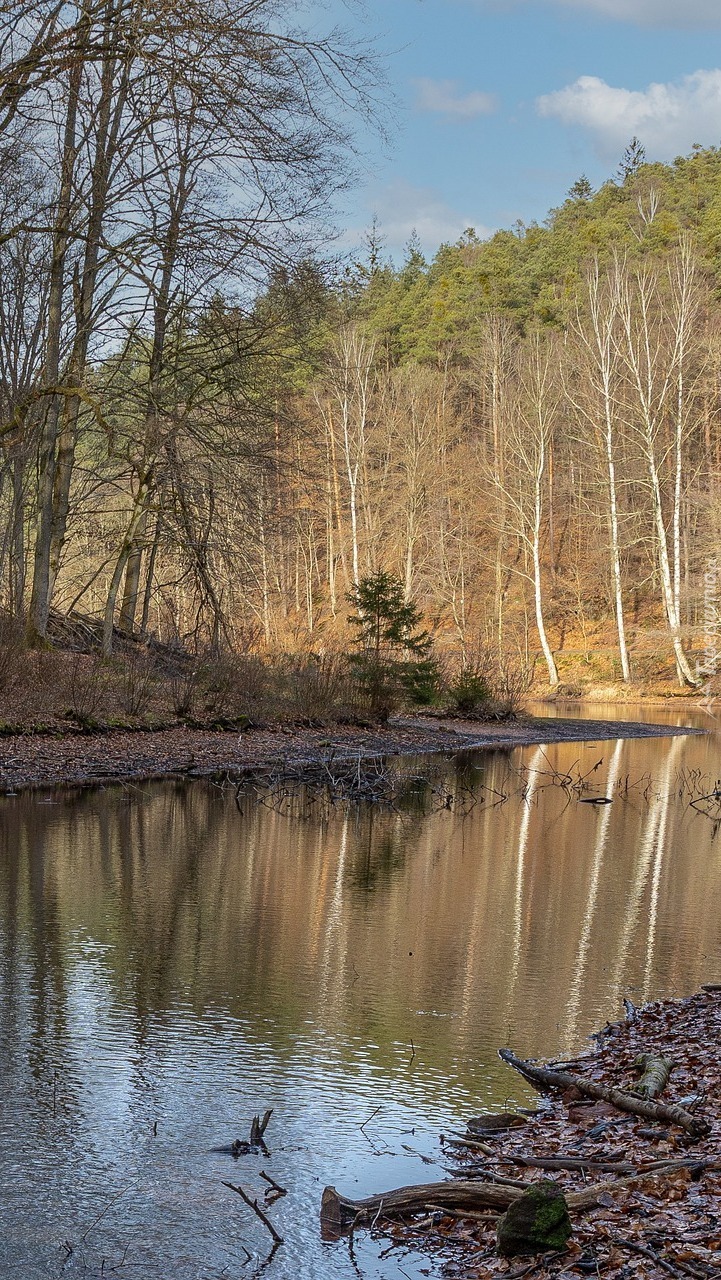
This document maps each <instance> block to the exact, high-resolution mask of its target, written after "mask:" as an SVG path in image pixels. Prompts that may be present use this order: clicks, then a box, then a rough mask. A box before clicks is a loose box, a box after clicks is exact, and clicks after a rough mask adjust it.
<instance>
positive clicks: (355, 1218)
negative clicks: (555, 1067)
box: [320, 1160, 719, 1240]
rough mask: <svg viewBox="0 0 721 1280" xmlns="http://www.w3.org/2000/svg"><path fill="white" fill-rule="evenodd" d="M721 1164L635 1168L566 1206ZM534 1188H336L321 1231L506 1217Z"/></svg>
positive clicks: (571, 1197)
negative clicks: (409, 1218) (355, 1194)
mask: <svg viewBox="0 0 721 1280" xmlns="http://www.w3.org/2000/svg"><path fill="white" fill-rule="evenodd" d="M718 1164H719V1162H718V1161H716V1160H701V1161H698V1162H697V1164H696V1165H693V1166H692V1165H691V1161H685V1160H684V1161H678V1160H677V1161H669V1162H668V1164H663V1165H660V1164H659V1166H658V1167H657V1168H654V1169H650V1168H643V1169H636V1170H635V1171H634V1173H633V1174H632V1176H631V1177H628V1178H609V1179H608V1180H607V1181H605V1182H595V1183H593V1184H592V1185H591V1186H589V1187H584V1188H583V1189H582V1190H580V1191H569V1192H567V1193H566V1202H567V1204H568V1207H569V1209H575V1210H576V1211H578V1212H582V1211H583V1210H584V1209H593V1208H594V1207H595V1206H596V1205H597V1204H598V1203H599V1198H600V1197H601V1196H604V1197H605V1196H607V1195H608V1194H609V1193H613V1192H614V1191H624V1190H628V1189H629V1188H630V1187H632V1186H633V1185H634V1184H635V1183H637V1182H645V1181H646V1180H647V1179H648V1178H661V1177H664V1175H666V1176H668V1175H669V1174H672V1173H674V1172H676V1171H677V1170H678V1169H679V1168H680V1167H685V1168H689V1167H694V1168H698V1170H699V1171H700V1172H703V1171H704V1170H705V1169H707V1168H710V1169H713V1168H716V1167H717V1166H718ZM530 1186H533V1183H532V1182H527V1183H522V1182H518V1183H517V1184H516V1185H515V1186H508V1185H505V1184H504V1185H501V1184H499V1183H491V1182H483V1181H481V1180H480V1179H479V1178H454V1179H452V1180H450V1181H448V1182H420V1183H416V1184H415V1185H413V1186H409V1187H397V1188H396V1189H395V1190H393V1191H383V1192H381V1193H380V1194H379V1195H374V1196H366V1197H365V1199H363V1200H351V1199H349V1198H348V1197H347V1196H342V1195H340V1193H339V1192H338V1191H336V1189H335V1187H326V1188H325V1190H324V1192H323V1197H322V1200H321V1207H320V1224H321V1231H322V1233H323V1236H324V1238H326V1239H334V1240H337V1239H338V1238H339V1237H340V1236H341V1235H342V1234H343V1232H344V1231H347V1230H349V1229H350V1228H351V1227H355V1226H358V1225H359V1224H361V1223H367V1222H375V1221H376V1220H377V1219H379V1218H394V1217H398V1216H399V1215H403V1214H404V1213H407V1214H415V1213H425V1212H427V1211H428V1210H430V1209H442V1210H445V1209H452V1210H455V1211H457V1212H460V1211H462V1210H464V1209H467V1210H469V1211H470V1212H476V1213H477V1212H478V1211H479V1210H481V1209H495V1210H496V1212H498V1213H504V1212H505V1210H506V1209H508V1208H509V1207H510V1206H511V1205H512V1204H514V1203H515V1201H516V1200H518V1199H519V1197H520V1196H522V1195H523V1194H524V1192H525V1191H526V1190H527V1189H528V1187H530ZM602 1203H603V1202H602ZM454 1216H455V1215H454Z"/></svg>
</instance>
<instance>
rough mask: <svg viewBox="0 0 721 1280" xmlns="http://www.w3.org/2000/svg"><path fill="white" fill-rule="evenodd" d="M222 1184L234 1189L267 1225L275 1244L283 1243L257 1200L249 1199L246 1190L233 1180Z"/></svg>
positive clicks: (230, 1189) (231, 1189)
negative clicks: (237, 1185)
mask: <svg viewBox="0 0 721 1280" xmlns="http://www.w3.org/2000/svg"><path fill="white" fill-rule="evenodd" d="M223 1186H224V1187H227V1188H228V1190H229V1191H234V1192H235V1193H236V1195H238V1196H240V1198H241V1200H244V1201H245V1203H246V1204H247V1206H248V1208H249V1209H252V1210H253V1213H254V1214H255V1215H256V1217H258V1218H260V1220H261V1222H262V1223H263V1225H264V1226H265V1227H267V1229H268V1231H269V1232H270V1234H271V1236H272V1237H273V1242H274V1243H275V1244H283V1237H282V1236H281V1235H279V1234H278V1232H277V1231H276V1229H275V1227H274V1226H273V1223H272V1222H271V1220H270V1218H268V1217H266V1215H265V1214H264V1213H263V1210H262V1209H261V1208H260V1205H259V1204H258V1201H257V1200H251V1198H250V1196H249V1195H248V1194H247V1192H245V1191H244V1190H243V1188H242V1187H236V1185H235V1183H234V1182H223Z"/></svg>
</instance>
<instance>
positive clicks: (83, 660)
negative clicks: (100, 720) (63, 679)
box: [68, 653, 109, 723]
mask: <svg viewBox="0 0 721 1280" xmlns="http://www.w3.org/2000/svg"><path fill="white" fill-rule="evenodd" d="M108 684H109V672H108V667H107V664H106V662H105V661H104V659H103V657H102V656H101V654H99V653H91V654H85V653H74V654H73V656H72V660H71V663H70V672H69V678H68V701H69V703H70V708H69V710H70V712H71V714H72V715H73V716H74V717H75V719H76V720H79V721H80V722H81V723H86V722H88V721H92V720H95V719H96V718H97V715H98V712H99V711H100V710H101V708H102V706H103V703H104V701H105V695H106V693H107V690H108Z"/></svg>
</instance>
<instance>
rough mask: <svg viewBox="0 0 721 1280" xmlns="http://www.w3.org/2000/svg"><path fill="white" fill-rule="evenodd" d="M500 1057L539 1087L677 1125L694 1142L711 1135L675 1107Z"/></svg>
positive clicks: (504, 1053) (505, 1052)
mask: <svg viewBox="0 0 721 1280" xmlns="http://www.w3.org/2000/svg"><path fill="white" fill-rule="evenodd" d="M498 1054H499V1057H500V1058H502V1059H503V1061H504V1062H507V1063H508V1065H509V1067H513V1068H514V1070H515V1071H518V1072H519V1073H520V1074H521V1075H522V1076H523V1077H524V1078H525V1079H526V1080H529V1081H530V1082H531V1084H540V1085H543V1086H544V1087H545V1088H549V1089H578V1091H579V1093H582V1094H585V1095H586V1097H588V1098H597V1099H599V1100H600V1101H601V1102H610V1103H611V1105H612V1106H614V1107H617V1108H618V1110H619V1111H627V1112H630V1114H631V1115H636V1116H643V1117H644V1119H646V1120H663V1121H665V1122H666V1124H676V1125H679V1127H680V1128H682V1129H685V1130H686V1132H687V1133H688V1134H689V1135H690V1136H691V1137H692V1138H705V1137H707V1136H708V1135H709V1133H710V1132H711V1125H710V1124H709V1123H708V1121H707V1120H704V1119H702V1118H701V1117H700V1116H693V1115H691V1112H690V1111H685V1110H684V1108H683V1107H679V1106H677V1105H675V1104H674V1103H670V1104H666V1103H661V1102H652V1101H650V1100H647V1099H645V1098H639V1097H636V1096H635V1095H634V1094H631V1093H625V1092H624V1091H623V1090H622V1089H614V1088H607V1087H606V1086H605V1085H601V1084H596V1083H595V1082H594V1081H592V1080H584V1078H583V1076H577V1075H574V1074H573V1073H572V1072H570V1071H552V1070H551V1069H550V1068H549V1067H539V1066H536V1064H535V1063H533V1062H527V1061H525V1060H524V1059H523V1058H517V1057H516V1055H515V1054H514V1053H511V1050H510V1049H499V1050H498Z"/></svg>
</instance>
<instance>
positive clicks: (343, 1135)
mask: <svg viewBox="0 0 721 1280" xmlns="http://www.w3.org/2000/svg"><path fill="white" fill-rule="evenodd" d="M597 762H599V763H598V768H597V770H596V772H595V773H594V774H593V778H594V781H595V785H596V786H597V788H598V792H599V794H607V795H609V796H610V795H613V796H614V797H615V799H614V801H613V803H612V804H610V805H607V806H598V807H596V806H593V805H586V804H581V803H578V798H577V797H576V796H575V795H574V794H572V793H571V794H569V793H568V791H567V790H564V789H563V788H562V787H560V786H558V785H557V782H558V779H557V777H556V776H555V771H562V772H567V771H569V770H572V769H574V768H575V769H576V770H577V771H578V772H588V770H589V769H591V767H592V766H593V765H595V764H596V763H597ZM443 768H444V769H445V773H444V775H443V777H442V788H443V789H442V794H443V795H444V796H445V795H450V796H451V797H453V800H452V802H451V807H450V808H447V807H445V804H443V803H438V794H439V793H438V792H435V793H431V792H429V793H426V794H425V795H423V794H422V793H420V792H418V790H416V792H415V793H412V794H411V795H410V796H409V797H407V799H406V803H404V805H403V807H402V808H401V810H400V811H398V812H381V811H378V810H375V811H374V810H369V809H366V810H361V811H358V812H354V811H348V810H345V809H343V808H342V807H339V808H335V809H334V808H332V807H329V808H327V809H325V810H321V809H320V808H319V807H317V806H316V807H313V806H307V805H304V804H303V803H299V805H298V806H297V809H296V810H295V811H293V810H292V807H291V809H290V810H289V809H288V808H287V806H286V807H282V808H281V809H280V810H275V809H273V808H269V807H266V806H263V805H257V804H244V805H243V811H242V812H240V811H239V810H238V808H237V807H236V805H235V803H234V799H233V796H232V795H227V794H223V793H222V792H220V791H218V790H217V789H215V788H213V787H206V786H202V785H199V784H194V785H192V786H179V785H178V786H157V785H154V786H149V787H146V788H139V789H137V790H134V791H133V792H132V793H127V792H123V791H120V790H118V791H108V792H103V793H96V794H92V795H86V796H71V795H62V794H61V795H58V796H56V797H54V798H53V803H51V804H45V803H39V802H38V799H37V798H33V797H31V796H28V797H19V798H16V799H12V800H6V801H4V802H3V805H2V808H3V823H2V826H1V828H0V831H1V839H2V845H1V852H0V942H1V948H2V949H1V953H0V980H1V981H2V995H3V999H2V1006H1V1009H0V1066H1V1067H2V1072H3V1080H4V1101H3V1110H2V1119H1V1121H0V1142H1V1146H0V1195H2V1199H3V1204H4V1207H5V1224H6V1227H7V1231H6V1234H5V1239H4V1241H3V1242H2V1244H0V1266H1V1267H2V1268H3V1270H4V1272H5V1273H8V1272H9V1271H10V1268H11V1267H12V1268H13V1269H15V1270H17V1272H18V1274H22V1275H23V1277H25V1278H27V1280H35V1277H39V1276H41V1275H43V1276H45V1275H47V1274H56V1273H58V1272H59V1268H60V1266H61V1263H63V1262H64V1267H63V1273H64V1274H65V1275H72V1274H75V1273H77V1274H80V1271H82V1270H84V1272H85V1273H86V1274H87V1270H88V1268H90V1270H91V1273H92V1268H93V1267H99V1266H100V1265H101V1262H102V1258H106V1259H108V1260H110V1262H112V1264H113V1265H118V1263H119V1260H120V1259H121V1258H122V1257H123V1254H124V1251H127V1253H126V1258H127V1259H130V1260H131V1261H132V1265H133V1266H134V1268H135V1273H136V1274H142V1275H143V1276H144V1277H148V1278H149V1280H150V1278H152V1277H155V1276H164V1275H167V1274H168V1273H169V1267H170V1270H172V1274H173V1275H176V1276H178V1277H180V1280H185V1278H186V1277H188V1278H189V1277H191V1276H192V1277H196V1276H203V1277H211V1276H216V1275H220V1274H221V1273H224V1269H225V1272H226V1273H227V1271H228V1269H230V1270H233V1271H234V1273H238V1274H242V1272H241V1271H240V1270H239V1269H240V1268H241V1267H242V1266H243V1264H244V1263H247V1254H250V1255H251V1258H259V1257H260V1256H261V1252H262V1251H263V1250H264V1249H265V1246H266V1240H265V1238H264V1236H263V1232H262V1228H260V1227H259V1226H258V1224H257V1223H255V1222H254V1221H248V1215H247V1214H245V1212H244V1211H243V1207H242V1205H241V1204H240V1202H238V1204H237V1205H236V1204H235V1203H228V1201H229V1200H230V1199H231V1197H230V1195H229V1193H228V1192H227V1191H225V1190H224V1188H223V1187H222V1179H223V1178H227V1177H230V1178H235V1179H236V1180H242V1181H243V1182H244V1183H247V1184H248V1186H249V1187H251V1188H254V1189H255V1190H256V1192H257V1193H258V1192H260V1191H262V1189H263V1187H262V1183H260V1182H259V1181H258V1171H259V1169H260V1168H261V1167H262V1162H259V1161H258V1160H257V1159H255V1158H249V1159H248V1161H247V1162H246V1163H245V1164H243V1165H242V1166H238V1165H233V1164H232V1162H231V1161H230V1160H229V1158H228V1157H224V1156H223V1155H222V1154H221V1153H213V1152H212V1151H211V1148H212V1147H213V1146H215V1145H218V1144H222V1143H223V1142H228V1141H230V1140H231V1139H232V1138H233V1137H236V1136H245V1133H246V1131H247V1128H248V1125H249V1121H250V1118H251V1116H252V1115H253V1114H254V1113H255V1112H257V1111H262V1110H263V1109H265V1107H270V1106H272V1107H274V1108H275V1114H274V1118H273V1121H272V1122H271V1127H270V1130H269V1138H270V1145H271V1148H272V1150H273V1155H272V1159H271V1162H270V1164H269V1165H268V1168H269V1169H270V1171H271V1172H272V1174H273V1176H274V1177H275V1178H277V1180H278V1181H280V1182H281V1183H283V1184H284V1185H287V1186H288V1187H289V1189H290V1194H289V1196H288V1197H287V1199H286V1200H284V1201H282V1202H281V1203H280V1205H279V1206H278V1207H277V1208H276V1209H275V1210H274V1215H275V1217H276V1219H277V1221H278V1223H279V1225H280V1227H281V1230H282V1232H283V1234H284V1235H285V1236H286V1241H287V1243H286V1245H284V1246H283V1249H281V1250H280V1251H279V1253H278V1254H277V1256H276V1258H275V1260H274V1262H273V1268H272V1271H271V1274H272V1275H276V1276H279V1277H286V1276H287V1277H290V1276H295V1275H301V1274H302V1275H303V1276H314V1275H318V1276H323V1275H327V1274H329V1268H330V1269H331V1270H332V1273H333V1274H334V1275H337V1276H340V1277H343V1276H345V1275H351V1274H353V1269H352V1266H351V1263H350V1260H349V1259H348V1257H347V1255H346V1254H344V1253H343V1252H342V1250H341V1252H339V1253H335V1254H333V1256H332V1263H331V1262H329V1256H328V1255H327V1253H325V1252H324V1251H323V1246H321V1244H320V1242H319V1241H318V1238H317V1230H316V1226H317V1212H318V1202H319V1194H320V1189H321V1188H322V1186H323V1184H324V1183H325V1182H336V1183H337V1184H338V1185H339V1186H341V1187H343V1188H344V1189H346V1190H347V1191H349V1193H351V1194H354V1193H355V1194H363V1193H365V1192H370V1191H372V1190H377V1189H379V1188H380V1187H382V1186H384V1185H386V1184H390V1183H394V1182H401V1181H411V1180H414V1179H419V1180H427V1179H428V1176H429V1170H428V1168H427V1167H426V1166H425V1165H424V1164H422V1163H421V1161H420V1158H419V1156H418V1155H417V1154H414V1152H420V1153H429V1152H430V1153H431V1154H437V1152H436V1149H435V1135H436V1132H437V1130H438V1129H439V1128H443V1127H445V1126H447V1125H448V1124H449V1123H452V1122H453V1121H454V1119H456V1118H459V1117H460V1116H461V1115H467V1114H468V1113H469V1112H472V1111H476V1110H477V1109H479V1108H482V1107H485V1106H492V1105H495V1104H497V1103H499V1102H503V1101H504V1100H505V1099H506V1098H507V1096H508V1095H509V1094H510V1095H511V1096H514V1095H515V1096H524V1095H523V1093H522V1092H521V1093H519V1090H520V1091H522V1090H523V1085H522V1083H520V1082H519V1081H518V1079H516V1078H514V1077H512V1076H511V1073H509V1071H508V1069H507V1068H505V1067H504V1066H502V1064H500V1063H499V1061H498V1059H497V1056H496V1050H497V1048H498V1047H499V1046H500V1045H503V1044H510V1045H511V1046H512V1047H513V1048H514V1049H516V1050H517V1051H519V1052H521V1053H529V1054H536V1055H541V1054H546V1053H549V1054H550V1053H554V1052H561V1053H565V1052H572V1051H573V1050H574V1049H575V1048H577V1047H578V1046H579V1045H581V1044H582V1042H583V1039H584V1037H585V1036H587V1035H588V1034H589V1033H590V1032H591V1031H592V1030H594V1029H595V1028H596V1027H597V1026H598V1025H600V1024H602V1023H603V1022H604V1021H605V1019H606V1018H607V1017H611V1018H613V1017H616V1016H618V1014H619V1010H620V1005H621V999H622V997H623V995H624V994H628V995H630V996H631V997H632V998H634V999H636V1000H637V1001H640V1000H643V999H646V998H649V997H654V996H656V995H662V994H676V993H684V992H688V991H691V990H692V989H693V988H694V987H695V986H696V985H697V984H698V983H699V982H701V981H708V980H718V978H719V976H721V924H720V923H719V919H718V913H717V912H716V910H715V908H714V903H715V902H717V901H718V895H719V891H720V890H721V859H720V858H719V852H718V844H717V842H716V840H715V838H714V836H715V826H714V824H713V823H712V822H711V821H709V820H708V819H707V818H705V817H704V816H703V815H700V814H698V813H696V812H695V811H694V810H693V809H690V808H689V807H688V804H687V803H686V801H685V800H684V798H683V797H682V796H679V794H678V790H679V787H678V780H679V778H680V776H681V770H682V769H698V770H699V771H700V772H701V773H702V774H703V773H706V774H709V775H711V776H712V777H713V778H715V777H716V776H717V774H718V772H719V770H718V739H717V738H716V737H714V736H709V737H703V738H683V737H678V738H670V739H655V740H640V741H630V742H616V743H614V742H605V743H600V744H598V743H596V744H567V745H563V746H557V747H550V748H548V747H547V748H543V749H540V748H529V749H527V750H524V751H515V752H513V753H510V754H508V753H503V752H496V753H489V754H484V755H480V756H476V757H472V756H459V757H458V759H456V760H455V761H449V762H447V764H445V765H444V766H443ZM519 770H520V772H519ZM503 795H506V796H507V797H508V798H507V800H506V801H505V803H496V802H497V801H498V800H499V799H500V797H502V796H503ZM378 1107H380V1111H379V1112H378V1114H377V1115H376V1116H375V1118H374V1120H373V1122H372V1123H371V1124H370V1125H369V1126H368V1127H367V1128H365V1130H362V1129H361V1127H360V1126H361V1125H362V1124H363V1123H364V1121H366V1120H367V1119H368V1117H369V1116H370V1115H371V1113H372V1112H374V1111H375V1110H376V1108H378ZM156 1126H157V1132H156V1131H155V1129H156ZM411 1130H414V1132H413V1133H412V1134H411V1133H410V1131H411ZM404 1144H405V1146H404ZM408 1148H412V1150H410V1151H409V1150H408ZM437 1172H438V1174H439V1176H440V1172H441V1171H440V1169H438V1170H437ZM98 1214H102V1216H101V1218H100V1219H99V1220H98V1222H97V1223H95V1225H91V1224H93V1222H94V1219H95V1218H96V1217H97V1215H98ZM64 1240H67V1241H68V1242H69V1246H68V1247H72V1250H73V1252H72V1253H71V1254H68V1256H67V1257H65V1253H66V1252H67V1250H65V1251H64V1249H63V1241H64ZM268 1243H269V1242H268ZM361 1247H362V1248H363V1249H365V1250H366V1254H365V1256H363V1257H362V1258H361V1259H360V1261H361V1263H362V1267H363V1270H364V1273H365V1274H366V1275H368V1276H394V1275H400V1274H401V1273H400V1271H399V1270H397V1264H396V1261H395V1260H393V1259H391V1258H389V1259H386V1260H378V1259H377V1258H376V1257H375V1255H374V1254H373V1252H372V1249H371V1246H370V1245H369V1244H368V1243H367V1242H366V1243H364V1244H363V1245H362V1246H361ZM369 1250H370V1252H368V1251H369ZM110 1262H109V1263H108V1264H106V1266H107V1265H110ZM171 1263H172V1266H171ZM253 1265H254V1264H248V1268H249V1271H252V1269H253ZM422 1265H424V1266H425V1265H427V1264H426V1263H423V1264H422ZM420 1266H421V1264H420V1263H416V1264H414V1262H413V1260H412V1259H404V1261H403V1269H404V1272H405V1273H407V1274H411V1275H414V1274H419V1268H420ZM414 1267H415V1268H416V1269H415V1270H414Z"/></svg>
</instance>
